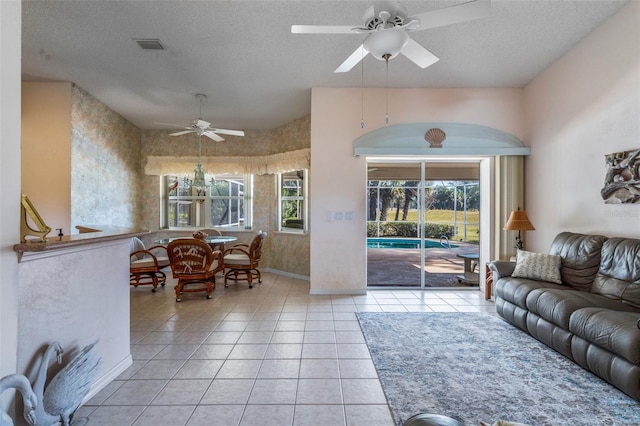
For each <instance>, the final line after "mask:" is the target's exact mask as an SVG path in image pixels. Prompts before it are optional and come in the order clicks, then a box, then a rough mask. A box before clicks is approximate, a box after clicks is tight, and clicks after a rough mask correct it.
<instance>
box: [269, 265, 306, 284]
mask: <svg viewBox="0 0 640 426" xmlns="http://www.w3.org/2000/svg"><path fill="white" fill-rule="evenodd" d="M261 269H262V268H261ZM262 270H263V271H264V272H271V273H272V274H276V275H282V276H285V277H291V278H296V279H299V280H304V281H309V280H310V278H309V277H308V276H307V275H299V274H293V273H291V272H285V271H280V270H278V269H271V268H264V269H262Z"/></svg>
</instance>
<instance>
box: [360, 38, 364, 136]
mask: <svg viewBox="0 0 640 426" xmlns="http://www.w3.org/2000/svg"><path fill="white" fill-rule="evenodd" d="M360 54H361V55H362V58H360V63H361V64H362V67H361V73H362V74H361V76H360V105H361V108H362V109H361V111H360V128H361V129H364V48H360Z"/></svg>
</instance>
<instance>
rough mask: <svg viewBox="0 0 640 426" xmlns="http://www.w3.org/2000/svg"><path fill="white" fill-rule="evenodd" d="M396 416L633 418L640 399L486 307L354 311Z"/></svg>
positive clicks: (627, 421) (473, 420) (603, 421)
mask: <svg viewBox="0 0 640 426" xmlns="http://www.w3.org/2000/svg"><path fill="white" fill-rule="evenodd" d="M357 315H358V320H359V321H360V326H361V328H362V331H363V332H364V336H365V339H366V341H367V346H368V347H369V350H370V352H371V356H372V358H373V362H374V364H375V366H376V370H377V371H378V376H379V377H380V381H381V383H382V387H383V389H384V392H385V395H386V397H387V400H388V401H389V405H390V407H391V409H392V412H393V416H394V419H395V421H396V423H397V424H398V425H401V424H402V423H403V422H404V421H405V420H406V419H408V418H409V417H411V416H413V415H415V414H418V413H436V414H444V415H447V416H449V417H453V418H455V419H457V420H459V421H461V422H463V423H464V424H466V425H478V424H479V422H480V421H485V422H488V423H493V422H495V421H496V420H498V419H501V420H510V421H514V422H521V423H525V424H528V425H536V426H538V425H553V426H557V425H572V426H573V425H589V426H591V425H638V424H640V403H638V402H637V401H635V400H634V399H632V398H630V397H628V396H627V395H625V394H624V393H623V392H621V391H619V390H617V389H616V388H615V387H613V386H611V385H609V384H608V383H606V382H605V381H603V380H601V379H600V378H599V377H597V376H595V375H593V374H592V373H590V372H588V371H586V370H584V369H583V368H581V367H580V366H578V365H577V364H575V363H573V362H572V361H569V360H568V359H567V358H565V357H564V356H562V355H560V354H559V353H557V352H555V351H554V350H553V349H551V348H549V347H547V346H545V345H544V344H542V343H540V342H538V341H537V340H535V339H534V338H532V337H530V336H528V335H527V334H526V333H524V332H522V331H521V330H519V329H517V328H516V327H513V326H511V325H510V324H508V323H507V322H506V321H503V320H502V319H500V318H499V317H496V316H495V315H490V314H486V313H377V312H359V313H358V314H357Z"/></svg>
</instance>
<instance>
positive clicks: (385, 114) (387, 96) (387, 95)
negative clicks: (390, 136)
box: [384, 54, 390, 125]
mask: <svg viewBox="0 0 640 426" xmlns="http://www.w3.org/2000/svg"><path fill="white" fill-rule="evenodd" d="M389 56H390V55H389V54H386V55H384V61H385V63H386V79H387V81H386V83H385V105H384V108H385V113H384V124H385V125H387V124H389Z"/></svg>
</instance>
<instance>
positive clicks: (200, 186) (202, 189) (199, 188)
mask: <svg viewBox="0 0 640 426" xmlns="http://www.w3.org/2000/svg"><path fill="white" fill-rule="evenodd" d="M201 157H202V136H200V135H198V163H197V164H196V168H195V170H194V171H193V172H194V175H193V187H194V188H195V189H196V194H197V195H198V196H202V195H206V191H207V184H206V182H205V180H204V167H202V161H201V160H200V158H201Z"/></svg>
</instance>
